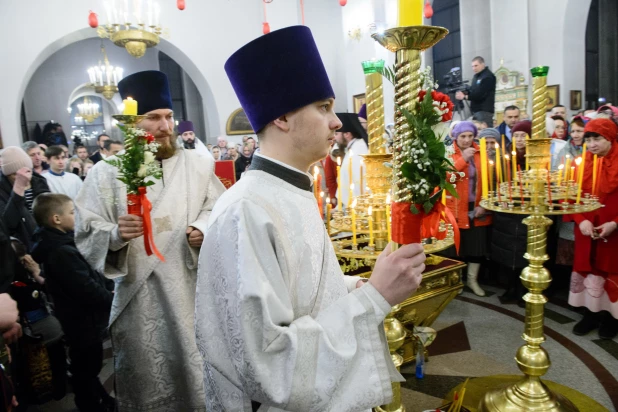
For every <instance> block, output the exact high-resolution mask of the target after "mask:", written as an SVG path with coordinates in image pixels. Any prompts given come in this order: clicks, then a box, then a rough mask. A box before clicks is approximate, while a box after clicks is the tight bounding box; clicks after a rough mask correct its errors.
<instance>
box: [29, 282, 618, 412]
mask: <svg viewBox="0 0 618 412" xmlns="http://www.w3.org/2000/svg"><path fill="white" fill-rule="evenodd" d="M484 288H485V289H486V290H487V291H488V296H486V297H483V298H480V297H477V296H475V295H474V294H472V293H471V291H470V290H468V289H466V290H464V293H463V294H462V295H460V296H458V297H457V298H456V299H455V300H454V301H453V302H451V303H450V304H449V306H448V307H447V308H446V309H445V311H444V312H443V313H442V314H441V315H440V317H439V318H438V319H437V320H436V322H435V323H434V325H433V327H434V328H435V329H436V330H438V337H437V338H436V340H435V341H434V342H433V343H432V345H431V346H429V348H428V350H429V361H428V362H427V363H426V367H425V377H424V378H423V379H417V378H416V377H415V375H414V365H404V367H403V368H402V374H403V375H404V376H405V377H406V382H405V383H403V388H402V399H403V404H404V405H405V408H406V411H407V412H417V411H418V412H420V411H424V410H427V409H433V410H435V408H436V407H438V406H440V405H441V402H442V399H443V398H445V397H446V396H447V394H448V393H449V392H450V391H451V389H453V388H454V387H455V386H457V385H459V384H461V383H462V382H464V381H465V379H466V378H468V377H478V376H487V375H506V374H511V375H518V374H519V373H520V372H519V370H518V369H517V367H516V364H515V360H514V356H515V353H516V351H517V349H518V348H519V347H520V346H521V345H522V342H523V341H522V339H521V334H522V332H523V320H524V313H525V311H524V309H523V308H520V307H518V306H517V305H501V304H500V302H499V301H498V298H497V296H498V294H500V293H502V290H500V289H498V288H492V287H491V286H484ZM580 317H581V316H580V315H579V314H578V313H577V312H575V311H573V310H572V309H570V308H569V306H568V305H567V304H566V293H565V291H562V293H561V294H560V293H559V294H558V295H557V296H556V297H555V298H552V299H551V300H550V303H548V304H547V310H546V321H545V326H546V327H545V333H546V336H547V341H546V342H545V343H544V344H543V346H544V347H545V348H546V349H547V351H548V352H549V354H550V357H551V361H552V366H551V368H550V369H549V372H548V373H547V375H546V376H545V377H546V378H547V379H548V380H551V381H554V382H556V383H559V384H562V385H566V386H569V387H571V388H574V389H577V390H578V391H580V392H581V393H583V394H585V395H587V396H589V397H591V398H592V399H594V400H596V401H597V402H598V403H599V404H600V405H602V406H603V407H602V408H598V409H597V410H599V411H608V410H609V411H616V410H617V409H618V341H617V340H612V341H604V340H601V339H599V338H598V336H597V333H596V332H592V333H590V334H589V335H588V336H575V335H573V333H571V329H572V327H573V325H574V324H575V323H576V322H577V321H578V320H579V319H580ZM105 355H106V356H105V361H104V362H105V364H104V367H103V370H102V372H101V380H102V382H104V383H105V386H106V387H107V388H108V389H109V390H110V391H111V389H112V388H113V369H112V364H111V348H110V347H109V343H107V344H106V349H105ZM28 411H29V412H38V411H40V412H69V411H71V412H73V411H76V409H75V407H74V405H73V400H72V395H71V394H69V395H67V396H66V397H65V398H64V399H62V400H61V401H58V402H49V403H47V404H45V405H38V406H31V407H30V408H29V409H28ZM582 412H584V411H582ZM585 412H596V411H592V410H589V411H585Z"/></svg>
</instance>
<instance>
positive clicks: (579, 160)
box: [575, 157, 582, 166]
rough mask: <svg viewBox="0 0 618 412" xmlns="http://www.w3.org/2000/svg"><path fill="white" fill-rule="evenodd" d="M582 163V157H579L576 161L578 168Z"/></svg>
mask: <svg viewBox="0 0 618 412" xmlns="http://www.w3.org/2000/svg"><path fill="white" fill-rule="evenodd" d="M581 162H582V158H581V157H578V158H577V159H575V164H576V165H577V166H579V164H580V163H581Z"/></svg>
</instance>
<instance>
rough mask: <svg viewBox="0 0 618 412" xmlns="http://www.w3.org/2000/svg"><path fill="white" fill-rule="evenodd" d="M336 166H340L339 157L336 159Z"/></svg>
mask: <svg viewBox="0 0 618 412" xmlns="http://www.w3.org/2000/svg"><path fill="white" fill-rule="evenodd" d="M337 166H341V158H340V157H338V158H337Z"/></svg>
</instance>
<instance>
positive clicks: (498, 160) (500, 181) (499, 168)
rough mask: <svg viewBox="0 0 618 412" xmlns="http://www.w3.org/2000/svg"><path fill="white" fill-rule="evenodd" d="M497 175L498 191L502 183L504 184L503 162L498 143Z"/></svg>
mask: <svg viewBox="0 0 618 412" xmlns="http://www.w3.org/2000/svg"><path fill="white" fill-rule="evenodd" d="M496 174H497V175H498V181H497V182H496V190H499V187H500V183H502V160H501V159H500V145H499V144H498V143H496Z"/></svg>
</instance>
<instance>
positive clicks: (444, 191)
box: [442, 189, 446, 206]
mask: <svg viewBox="0 0 618 412" xmlns="http://www.w3.org/2000/svg"><path fill="white" fill-rule="evenodd" d="M442 204H443V205H444V206H446V189H442Z"/></svg>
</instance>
